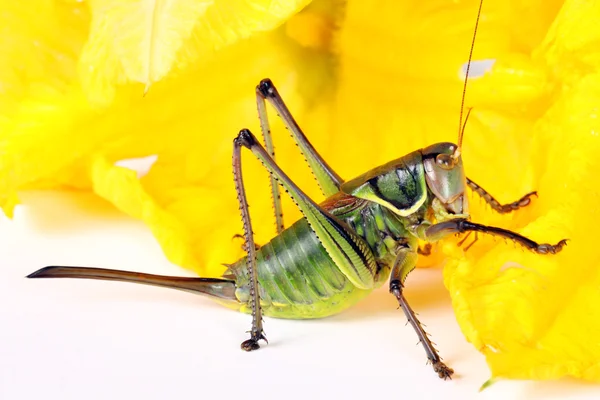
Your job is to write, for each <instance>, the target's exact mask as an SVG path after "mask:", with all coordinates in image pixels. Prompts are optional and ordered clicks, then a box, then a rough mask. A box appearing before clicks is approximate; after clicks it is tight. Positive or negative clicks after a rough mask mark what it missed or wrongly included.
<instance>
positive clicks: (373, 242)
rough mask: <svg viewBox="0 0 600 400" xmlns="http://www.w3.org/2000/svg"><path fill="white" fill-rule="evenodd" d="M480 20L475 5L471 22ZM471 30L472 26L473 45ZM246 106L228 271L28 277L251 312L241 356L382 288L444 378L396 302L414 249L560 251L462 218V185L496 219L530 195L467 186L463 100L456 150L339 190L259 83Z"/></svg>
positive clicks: (442, 149)
mask: <svg viewBox="0 0 600 400" xmlns="http://www.w3.org/2000/svg"><path fill="white" fill-rule="evenodd" d="M480 13H481V4H480V6H479V11H478V16H477V21H479V15H480ZM476 32H477V25H476V27H475V34H474V35H473V44H474V41H475V35H476ZM473 44H472V46H471V54H470V55H469V63H468V64H467V72H466V77H465V87H466V82H467V79H468V68H469V66H470V61H471V56H472V51H473ZM256 100H257V106H258V114H259V118H260V126H261V130H262V134H263V137H264V142H265V147H263V146H262V145H261V144H260V143H259V141H258V140H257V139H256V138H255V136H254V135H253V134H252V133H251V132H250V131H249V130H247V129H243V130H241V131H240V132H239V134H238V135H237V137H236V138H235V139H234V141H233V171H234V179H235V186H236V192H237V197H238V200H239V204H240V211H241V214H242V220H243V225H244V237H245V244H244V247H245V249H246V251H247V256H246V257H244V258H242V259H240V260H238V261H237V262H235V263H233V264H230V265H228V268H227V270H226V271H225V272H224V273H223V275H222V276H221V277H220V278H182V277H171V276H160V275H151V274H145V273H135V272H128V271H119V270H109V269H100V268H84V267H62V266H51V267H46V268H43V269H40V270H39V271H36V272H34V273H32V274H31V275H29V276H28V277H29V278H65V277H66V278H86V279H103V280H116V281H125V282H135V283H142V284H148V285H155V286H162V287H168V288H173V289H180V290H185V291H189V292H193V293H197V294H203V295H208V296H211V297H213V298H215V299H218V300H219V301H221V302H228V303H229V304H230V305H232V306H234V307H237V308H239V310H241V311H243V312H246V313H250V314H252V329H251V331H250V338H249V339H248V340H246V341H244V342H243V343H242V345H241V347H242V349H244V350H247V351H250V350H255V349H258V348H259V347H260V346H259V341H260V340H261V339H263V340H265V341H266V337H265V333H264V331H263V314H264V315H266V316H272V317H279V318H293V319H303V318H306V319H308V318H321V317H326V316H329V315H332V314H336V313H339V312H341V311H343V310H345V309H347V308H349V307H351V306H352V305H354V304H355V303H356V302H357V301H359V300H360V299H362V298H363V297H365V296H367V295H368V294H369V293H370V292H371V291H373V290H374V289H376V288H378V287H380V286H381V285H383V284H384V283H385V282H386V281H388V279H389V290H390V292H391V294H392V295H393V296H394V297H395V298H396V299H397V300H398V303H399V305H400V307H401V308H402V310H403V311H404V313H405V314H406V317H407V318H408V321H409V322H410V324H411V325H412V326H413V328H414V329H415V331H416V333H417V335H418V337H419V339H420V342H421V343H422V345H423V347H424V348H425V352H426V355H427V358H428V360H429V361H430V362H431V364H432V366H433V369H434V371H435V372H436V373H437V374H438V375H439V377H440V378H443V379H447V378H450V377H451V376H452V374H453V372H454V371H453V370H452V369H451V368H450V367H448V366H446V365H445V364H444V363H443V362H442V359H441V357H440V356H439V354H438V352H437V350H436V348H435V347H434V346H433V344H432V342H431V341H430V339H429V337H428V335H427V333H426V332H425V330H424V329H423V326H422V325H421V323H420V322H419V320H418V319H417V317H416V314H415V312H414V311H413V310H412V308H411V307H410V305H409V303H408V302H407V300H406V298H405V296H404V293H403V289H404V282H405V280H406V277H407V275H408V274H409V273H410V272H411V271H412V270H413V269H414V268H415V265H416V262H417V257H418V254H424V253H426V249H425V250H424V249H420V248H419V241H420V240H422V241H425V242H427V243H432V242H436V241H438V240H440V239H443V238H445V237H448V236H450V235H454V234H458V233H463V232H467V233H468V232H475V233H476V234H477V233H483V234H491V235H496V236H499V237H503V238H506V239H510V240H512V241H514V242H515V243H517V244H519V245H521V246H523V247H525V248H527V249H529V250H531V251H533V252H536V253H538V254H555V253H558V252H559V251H561V250H562V248H563V247H564V246H565V244H566V240H561V241H559V242H558V243H557V244H554V245H552V244H548V243H543V244H538V243H537V242H535V241H533V240H531V239H529V238H526V237H524V236H521V235H519V234H518V233H515V232H512V231H509V230H505V229H502V228H497V227H491V226H485V225H481V224H477V223H474V222H471V221H470V220H469V218H470V217H469V210H468V202H467V196H466V193H465V192H466V190H467V187H468V188H470V189H471V190H473V191H474V192H475V193H477V194H478V195H479V196H481V197H482V198H483V199H484V200H485V201H486V202H487V203H488V204H489V205H490V206H491V207H492V208H493V209H494V210H495V211H497V212H501V213H507V212H512V211H515V210H517V209H519V208H521V207H524V206H527V205H528V204H529V203H530V199H531V196H533V195H535V192H532V193H528V194H526V195H525V196H523V197H522V198H520V199H519V200H517V201H515V202H513V203H509V204H505V205H502V204H500V203H499V202H498V201H496V200H495V199H494V198H493V197H492V196H491V195H490V194H488V193H487V192H486V191H485V189H483V188H482V187H481V186H479V185H477V184H476V183H475V182H473V181H472V180H470V179H468V178H467V177H466V175H465V172H464V169H463V164H462V156H461V145H462V143H461V142H462V135H463V133H464V125H463V120H462V119H463V118H462V109H463V106H464V91H463V104H461V116H460V123H459V138H458V141H457V143H456V144H453V143H437V144H433V145H431V146H428V147H426V148H424V149H420V150H417V151H414V152H412V153H410V154H407V155H405V156H403V157H401V158H398V159H396V160H394V161H391V162H389V163H387V164H385V165H382V166H380V167H377V168H375V169H373V170H371V171H368V172H366V173H364V174H363V175H361V176H359V177H357V178H355V179H352V180H349V181H344V180H343V179H342V178H341V177H340V175H338V174H337V173H336V172H335V171H334V170H333V169H332V168H331V167H330V166H329V165H328V164H327V162H326V161H325V160H324V159H323V158H322V157H321V156H320V155H319V154H318V152H317V151H316V150H315V149H314V147H313V146H312V145H311V144H310V142H309V140H308V139H307V138H306V136H305V135H304V133H303V132H302V130H301V129H300V127H299V126H298V124H297V123H296V121H295V119H294V118H293V116H292V114H291V113H290V111H289V110H288V108H287V106H286V105H285V103H284V101H283V99H282V97H281V96H280V94H279V92H278V91H277V89H276V88H275V86H274V85H273V83H272V82H271V81H270V80H269V79H265V80H263V81H261V82H260V83H259V85H258V86H257V87H256ZM267 102H268V103H270V104H271V106H273V108H274V109H275V110H276V111H277V113H278V115H279V116H280V117H281V118H282V120H283V122H284V124H285V125H286V127H287V129H288V130H289V131H290V133H291V134H292V137H293V139H294V141H295V142H296V144H297V145H298V146H299V149H300V150H301V152H302V153H303V154H304V156H305V158H306V160H307V162H308V164H309V166H310V169H311V170H312V172H313V173H314V175H315V177H316V179H317V182H318V184H319V186H320V188H321V189H322V191H323V193H324V194H325V196H326V197H327V198H326V200H325V201H323V202H322V203H320V204H317V203H316V202H314V201H313V200H312V199H311V198H310V197H309V196H307V195H306V194H305V193H304V192H303V191H302V190H301V189H300V188H299V187H298V186H297V185H296V184H295V183H294V182H293V181H292V180H291V179H290V178H289V177H288V176H287V175H286V174H285V172H284V171H283V170H282V169H281V168H280V167H279V165H278V164H277V163H276V162H275V157H274V155H275V154H274V147H273V142H272V139H271V131H270V128H269V122H268V119H267V112H266V103H267ZM467 118H468V115H467ZM467 118H465V124H466V119H467ZM243 148H245V149H248V150H250V152H251V153H252V154H253V155H254V156H255V157H257V158H258V159H259V160H260V161H261V162H262V164H263V165H264V167H265V168H266V169H267V170H268V171H269V172H270V174H271V189H272V196H273V202H274V210H275V218H276V225H277V236H276V237H274V238H273V239H272V240H271V241H270V242H268V243H266V244H264V245H263V246H261V247H257V246H256V245H255V243H254V238H253V234H252V225H251V219H250V215H249V212H248V203H247V200H246V193H245V190H244V181H243V178H242V168H241V152H242V149H243ZM279 186H282V187H283V188H284V189H285V190H286V191H287V192H288V193H289V195H290V196H291V198H292V199H293V201H294V202H295V203H296V205H297V206H298V207H299V209H300V211H301V212H302V215H303V217H304V218H302V219H301V220H299V221H297V222H296V223H294V224H293V225H291V226H290V227H288V228H285V227H284V224H283V219H282V211H281V210H282V208H281V200H280V192H279Z"/></svg>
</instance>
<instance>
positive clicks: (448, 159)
mask: <svg viewBox="0 0 600 400" xmlns="http://www.w3.org/2000/svg"><path fill="white" fill-rule="evenodd" d="M435 163H436V164H437V165H438V166H439V167H440V168H442V169H445V170H446V171H449V170H451V169H452V168H454V166H455V165H456V160H455V159H454V158H453V157H452V156H451V155H450V154H438V155H437V157H435Z"/></svg>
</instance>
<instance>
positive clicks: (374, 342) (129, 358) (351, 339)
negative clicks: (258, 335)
mask: <svg viewBox="0 0 600 400" xmlns="http://www.w3.org/2000/svg"><path fill="white" fill-rule="evenodd" d="M90 197H91V196H90V195H83V194H57V193H43V194H39V193H38V194H27V195H24V196H23V199H24V200H25V203H26V204H27V205H26V206H21V207H19V209H18V212H17V215H16V217H15V220H14V221H9V220H7V219H4V218H3V217H0V248H1V253H0V264H1V268H2V269H1V272H0V273H1V278H0V399H3V400H9V399H10V400H12V399H65V400H66V399H78V400H80V399H86V400H87V399H89V400H91V399H109V398H110V399H167V398H196V399H211V400H212V399H216V400H220V399H233V398H235V399H254V398H260V399H265V400H268V399H318V398H327V399H337V398H345V399H349V398H351V399H353V398H357V399H369V398H382V399H383V398H391V399H400V398H404V399H418V398H437V399H471V398H477V399H507V398H510V399H535V398H544V399H563V398H572V399H575V398H579V399H584V398H590V399H591V398H598V397H599V396H600V386H598V385H593V384H589V383H585V382H579V381H575V380H563V381H560V382H514V381H513V382H499V383H497V384H495V385H493V386H492V387H490V388H489V389H487V390H486V391H484V392H482V393H478V389H479V387H480V386H481V384H482V383H483V382H485V381H486V380H487V379H488V377H489V373H488V370H487V366H486V364H485V361H484V359H483V357H482V356H481V355H480V354H479V353H478V352H477V351H475V349H474V348H473V347H472V346H471V345H470V344H468V343H467V342H466V341H465V339H464V337H463V336H462V334H461V332H460V330H459V328H458V325H457V323H456V321H455V320H454V317H453V314H452V309H451V306H450V299H449V296H448V293H447V291H446V290H445V289H444V287H443V284H442V281H441V271H440V270H418V271H416V272H414V273H413V274H412V275H411V276H410V277H409V278H408V288H407V297H408V299H409V301H410V302H411V304H412V306H413V308H415V309H416V310H417V311H418V312H419V314H420V317H421V320H422V321H423V322H424V323H425V324H426V325H427V329H428V331H429V332H430V333H431V335H432V337H433V340H434V341H435V342H436V343H437V344H438V348H439V349H440V352H441V354H442V356H443V357H444V359H445V361H446V362H447V363H448V364H449V365H451V366H452V367H453V368H454V369H455V371H456V375H455V378H454V380H452V381H446V382H445V381H442V380H440V379H439V378H437V376H436V375H435V374H434V373H433V371H432V369H431V366H429V365H425V354H424V352H423V349H422V348H421V347H420V346H417V345H416V342H417V338H416V336H415V334H414V332H413V330H412V328H411V327H410V326H405V321H406V319H405V318H404V316H403V314H402V311H400V310H398V309H397V305H396V303H395V300H394V299H393V298H392V297H391V296H390V295H389V294H388V293H387V292H386V291H385V289H384V290H380V291H378V292H375V293H373V294H372V295H371V296H370V297H369V298H367V299H366V300H365V301H363V302H362V303H360V304H359V305H358V306H356V307H354V308H353V309H351V310H350V311H347V312H345V313H343V314H341V315H338V316H336V317H332V318H328V319H323V320H317V321H286V320H275V319H266V324H265V330H266V333H267V335H268V338H269V340H270V344H269V345H267V346H263V348H262V349H261V350H259V351H257V352H253V353H244V352H242V351H241V350H240V349H239V344H240V342H241V341H243V340H244V339H246V333H245V331H246V330H247V329H248V328H249V326H250V318H249V317H248V316H247V315H242V314H238V313H236V312H233V311H229V310H227V309H225V308H222V307H221V306H219V305H217V304H215V303H212V302H211V301H210V300H208V299H205V298H202V297H197V296H194V295H191V294H187V293H184V292H178V291H173V290H167V289H162V288H153V287H146V286H141V285H133V284H126V283H117V282H102V281H89V280H72V279H54V280H49V279H39V280H28V279H25V278H24V277H25V275H27V274H29V273H31V272H33V271H35V270H37V269H38V268H40V267H43V266H46V265H53V264H54V265H56V264H59V265H60V264H62V265H84V266H96V267H107V268H117V269H129V270H136V271H145V272H151V273H163V274H171V275H190V276H191V274H190V273H189V272H187V271H184V270H182V269H181V268H178V267H176V266H173V265H171V264H169V263H168V262H167V261H166V260H165V258H164V256H163V255H162V253H161V250H160V248H159V247H158V245H157V244H156V242H155V241H154V239H153V237H152V236H151V234H150V233H149V231H148V229H146V227H145V226H144V225H142V224H141V223H139V222H138V221H134V220H131V219H128V218H127V217H124V216H122V215H121V214H119V213H118V212H117V211H114V210H113V209H111V208H110V206H109V205H107V204H105V203H103V202H101V201H100V200H95V201H92V202H91V205H90V201H89V200H90ZM82 199H83V200H85V202H83V201H82Z"/></svg>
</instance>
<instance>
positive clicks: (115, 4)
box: [79, 0, 308, 105]
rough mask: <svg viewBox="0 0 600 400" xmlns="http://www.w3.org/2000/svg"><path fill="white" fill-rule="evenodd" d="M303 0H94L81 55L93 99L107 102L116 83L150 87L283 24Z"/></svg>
mask: <svg viewBox="0 0 600 400" xmlns="http://www.w3.org/2000/svg"><path fill="white" fill-rule="evenodd" d="M307 2H308V0H304V1H300V0H298V1H265V0H238V1H235V2H232V1H220V0H216V1H215V0H204V1H197V0H183V1H181V0H179V1H172V0H127V1H119V0H95V1H92V2H91V3H90V5H91V8H92V15H93V19H92V25H91V31H90V39H89V41H88V42H87V44H86V45H85V48H84V50H83V53H82V54H81V59H80V61H79V72H80V76H81V79H82V83H83V85H84V88H85V90H86V92H87V93H88V96H89V97H90V99H91V100H92V101H93V102H94V103H97V104H101V105H107V104H109V103H110V101H111V100H112V98H113V96H114V94H115V86H116V85H119V84H124V83H128V82H139V83H142V84H144V85H145V87H146V90H148V88H149V87H150V85H151V84H152V83H155V82H157V81H159V80H160V79H162V78H163V77H165V76H166V75H167V73H169V71H171V69H172V68H173V67H174V66H176V65H178V66H179V67H183V66H185V65H187V64H189V63H191V62H193V61H195V59H196V58H197V57H199V56H203V57H207V56H208V55H211V54H212V52H213V51H214V50H215V49H219V48H222V47H224V46H227V45H229V44H231V43H234V42H235V41H237V40H239V39H243V38H247V37H249V36H250V35H251V34H252V33H253V32H258V31H265V30H269V29H272V28H273V27H275V26H277V25H278V24H281V23H282V22H283V21H284V20H285V18H287V17H288V16H289V15H290V14H292V13H294V12H296V11H298V10H299V9H300V8H301V7H302V6H304V5H305V4H306V3H307Z"/></svg>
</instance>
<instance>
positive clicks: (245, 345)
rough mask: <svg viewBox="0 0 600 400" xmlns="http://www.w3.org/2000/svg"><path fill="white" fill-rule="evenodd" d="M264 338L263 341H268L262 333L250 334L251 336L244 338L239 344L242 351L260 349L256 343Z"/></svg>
mask: <svg viewBox="0 0 600 400" xmlns="http://www.w3.org/2000/svg"><path fill="white" fill-rule="evenodd" d="M261 339H262V340H264V341H265V342H267V343H269V342H268V341H267V338H266V337H265V335H263V334H262V333H259V334H257V335H255V334H252V336H251V337H250V339H248V340H245V341H243V342H242V344H241V348H242V350H244V351H253V350H258V349H260V345H259V344H258V342H259V341H260V340H261Z"/></svg>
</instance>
